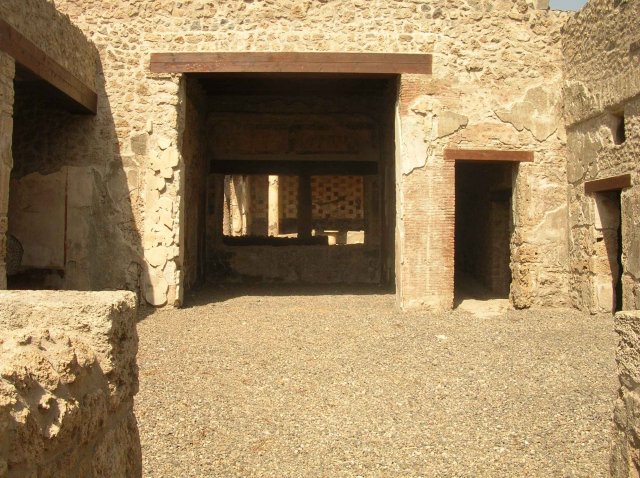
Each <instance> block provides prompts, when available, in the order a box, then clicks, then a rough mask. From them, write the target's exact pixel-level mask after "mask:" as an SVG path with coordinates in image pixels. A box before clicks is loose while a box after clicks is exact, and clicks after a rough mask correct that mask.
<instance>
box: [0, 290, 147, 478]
mask: <svg viewBox="0 0 640 478" xmlns="http://www.w3.org/2000/svg"><path fill="white" fill-rule="evenodd" d="M137 346H138V336H137V334H136V298H135V296H134V294H133V293H131V292H89V293H81V292H33V291H29V292H21V291H4V292H0V476H2V477H7V478H13V477H15V478H20V477H33V476H39V477H52V478H53V477H60V476H69V477H70V476H84V477H105V478H106V477H125V476H126V477H135V476H141V457H140V440H139V436H138V428H137V423H136V419H135V417H134V415H133V396H134V395H135V394H136V393H137V391H138V369H137V365H136V352H137Z"/></svg>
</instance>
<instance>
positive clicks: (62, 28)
mask: <svg viewBox="0 0 640 478" xmlns="http://www.w3.org/2000/svg"><path fill="white" fill-rule="evenodd" d="M0 18H2V19H3V20H5V21H6V22H7V23H9V24H10V25H11V26H13V27H14V28H15V29H16V30H18V31H19V32H20V33H21V34H22V35H24V36H25V37H26V38H28V39H29V40H30V41H31V42H33V43H34V44H35V45H36V46H37V47H38V48H40V49H41V50H43V51H44V52H46V53H47V54H48V55H49V56H50V57H51V58H53V59H54V60H55V61H56V62H57V63H59V64H60V65H62V66H63V67H65V68H66V69H67V70H68V71H70V72H72V73H73V74H74V75H75V76H76V77H77V78H78V79H79V80H81V81H82V82H83V83H84V84H86V85H87V86H89V87H90V88H93V89H95V86H96V65H97V61H98V54H97V51H96V49H95V47H94V46H93V45H92V43H91V42H90V41H89V40H88V39H87V38H86V37H85V35H84V34H83V33H82V31H81V30H80V29H79V28H78V27H77V26H75V25H74V24H73V23H72V21H71V20H70V19H69V17H68V16H66V15H64V14H62V13H60V12H59V11H58V10H57V9H56V6H55V4H54V2H53V1H52V0H2V1H0Z"/></svg>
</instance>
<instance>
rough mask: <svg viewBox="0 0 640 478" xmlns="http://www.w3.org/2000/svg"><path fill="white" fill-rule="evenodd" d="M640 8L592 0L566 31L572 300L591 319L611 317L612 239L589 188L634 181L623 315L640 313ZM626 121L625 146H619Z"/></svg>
mask: <svg viewBox="0 0 640 478" xmlns="http://www.w3.org/2000/svg"><path fill="white" fill-rule="evenodd" d="M638 18H640V2H612V1H610V0H591V1H590V2H589V3H588V4H587V5H586V6H585V7H584V8H583V9H582V10H581V11H580V12H578V13H577V14H576V15H575V16H572V17H571V18H570V19H569V21H568V22H567V24H566V26H565V27H564V29H563V53H564V70H565V82H564V97H565V120H566V123H567V144H568V148H567V179H568V182H569V192H568V195H569V198H568V201H569V205H570V210H569V225H570V229H569V230H570V235H569V244H570V246H569V247H570V295H571V301H572V304H573V305H574V306H576V307H578V308H580V309H582V310H587V311H591V312H611V302H612V301H611V295H612V293H613V290H612V288H613V286H612V279H611V275H612V272H611V270H612V269H613V270H614V271H615V267H613V265H612V264H610V262H611V261H612V260H614V259H615V258H609V257H607V251H606V250H605V247H606V242H607V241H606V237H604V239H605V240H603V237H602V236H603V234H602V227H601V226H600V225H599V224H600V223H601V222H602V221H601V218H600V217H599V214H598V204H597V201H596V196H595V195H592V194H585V190H584V186H585V183H586V182H588V181H593V180H600V179H605V178H609V177H614V176H618V175H623V174H630V175H631V187H630V188H625V189H623V190H622V194H621V209H622V224H621V228H622V268H623V278H622V286H623V304H622V306H623V309H625V310H632V309H638V308H640V186H638V181H639V179H638V175H639V173H640V161H638V158H640V35H639V33H638ZM622 116H624V124H625V135H626V141H624V142H623V143H622V144H616V143H617V142H620V141H617V139H618V138H617V135H618V133H617V131H618V128H619V122H620V119H621V117H622Z"/></svg>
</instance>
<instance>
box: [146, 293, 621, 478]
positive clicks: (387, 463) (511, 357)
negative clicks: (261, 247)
mask: <svg viewBox="0 0 640 478" xmlns="http://www.w3.org/2000/svg"><path fill="white" fill-rule="evenodd" d="M267 290H269V289H245V290H243V291H242V293H243V294H246V295H245V296H242V297H233V296H232V295H230V294H226V293H225V292H224V291H221V290H219V289H218V290H214V291H211V290H209V291H202V292H199V293H198V294H197V295H195V296H193V297H192V298H191V306H190V307H188V308H185V309H182V310H174V311H159V312H155V313H152V314H150V315H148V316H146V317H145V318H143V319H142V320H141V322H140V324H139V327H138V331H139V334H140V351H139V360H138V361H139V364H140V392H139V394H138V396H137V397H136V407H135V408H136V415H137V417H138V421H139V427H140V434H141V441H142V453H143V466H144V476H145V477H178V476H180V477H195V476H197V477H236V476H247V477H249V476H269V477H340V476H349V477H356V476H362V477H378V476H380V477H413V476H423V477H448V478H449V477H501V478H502V477H520V476H532V477H570V476H571V477H573V476H580V477H589V478H595V477H604V476H607V460H608V453H609V450H608V447H609V440H610V417H611V413H612V409H613V400H614V397H615V389H616V379H615V363H614V349H615V337H614V334H613V332H612V325H613V321H612V319H611V317H604V316H603V317H589V316H585V315H582V314H579V313H577V312H574V311H568V310H566V311H554V312H549V311H544V312H541V311H529V312H508V313H507V314H506V315H504V316H501V317H496V318H483V319H480V318H477V317H475V316H473V315H469V314H467V313H462V312H452V313H448V314H443V315H427V314H401V313H398V312H397V311H395V310H394V308H393V296H390V295H381V294H378V295H365V294H360V293H359V292H362V291H355V292H357V293H353V294H351V295H328V294H327V295H319V293H318V291H313V290H310V289H296V290H295V292H296V293H297V294H298V295H296V296H287V295H285V294H286V293H288V291H285V290H284V289H278V288H276V289H273V288H270V291H271V293H272V294H274V293H275V294H276V295H263V294H264V293H265V292H266V291H267ZM212 301H213V302H212Z"/></svg>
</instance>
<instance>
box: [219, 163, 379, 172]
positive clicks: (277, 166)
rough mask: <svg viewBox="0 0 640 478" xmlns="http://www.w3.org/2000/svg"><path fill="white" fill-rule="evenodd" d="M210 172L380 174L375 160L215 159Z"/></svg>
mask: <svg viewBox="0 0 640 478" xmlns="http://www.w3.org/2000/svg"><path fill="white" fill-rule="evenodd" d="M209 172H211V173H216V174H268V175H293V176H297V175H310V176H326V175H337V176H341V175H347V176H351V175H353V176H368V175H375V174H378V163H376V162H375V161H286V160H284V161H261V160H255V161H254V160H251V161H246V160H230V161H221V160H213V161H211V164H210V169H209Z"/></svg>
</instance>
